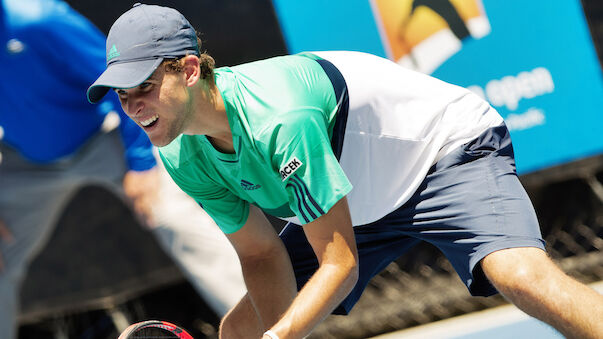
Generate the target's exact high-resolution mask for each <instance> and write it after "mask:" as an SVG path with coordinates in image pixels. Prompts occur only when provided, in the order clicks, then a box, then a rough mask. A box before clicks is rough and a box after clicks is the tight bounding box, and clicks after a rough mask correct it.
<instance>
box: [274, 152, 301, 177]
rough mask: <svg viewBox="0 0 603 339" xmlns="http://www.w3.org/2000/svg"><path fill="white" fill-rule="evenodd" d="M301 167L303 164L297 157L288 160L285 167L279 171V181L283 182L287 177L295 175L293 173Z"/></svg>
mask: <svg viewBox="0 0 603 339" xmlns="http://www.w3.org/2000/svg"><path fill="white" fill-rule="evenodd" d="M301 165H303V163H302V162H301V161H299V159H297V157H293V159H291V160H289V162H287V163H286V164H285V166H283V167H282V168H281V169H280V171H279V172H280V173H281V179H282V180H283V181H285V180H286V179H287V178H288V177H290V176H291V175H292V174H293V173H295V171H297V169H298V168H300V167H301Z"/></svg>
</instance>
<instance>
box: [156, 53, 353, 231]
mask: <svg viewBox="0 0 603 339" xmlns="http://www.w3.org/2000/svg"><path fill="white" fill-rule="evenodd" d="M315 59H318V58H317V57H316V56H314V55H311V54H299V55H290V56H282V57H275V58H271V59H267V60H262V61H257V62H252V63H247V64H243V65H239V66H235V67H223V68H218V69H216V70H215V80H216V85H217V87H218V89H219V91H220V93H221V94H222V98H223V99H224V103H225V106H226V114H227V116H228V123H229V125H230V129H231V131H232V137H233V145H234V149H235V153H233V154H227V153H222V152H219V151H218V150H216V149H215V148H214V147H213V146H212V144H211V143H210V142H209V140H208V139H207V138H206V136H204V135H180V136H179V137H178V138H176V139H175V140H174V141H173V142H172V143H170V144H169V145H167V146H165V147H162V148H160V150H159V152H160V156H161V159H162V160H163V163H164V164H165V167H166V169H167V171H168V173H169V174H170V175H171V177H172V178H173V179H174V181H175V182H176V183H177V184H178V186H180V188H182V190H184V191H185V192H186V193H187V194H188V195H190V196H191V197H193V198H194V199H195V200H196V201H197V202H198V203H199V204H200V205H201V206H202V207H203V208H204V209H205V211H206V212H207V213H208V214H209V215H210V216H211V217H212V218H213V219H214V220H215V222H216V223H217V224H218V226H219V227H220V228H221V229H222V231H223V232H225V233H234V232H236V231H237V230H239V229H240V228H241V227H242V226H243V225H244V224H245V222H246V220H247V217H248V215H249V204H250V203H251V204H254V205H256V206H258V207H259V208H261V209H262V210H263V211H264V212H266V213H268V214H271V215H274V216H276V217H282V218H288V217H294V216H297V218H298V220H299V221H300V222H301V223H302V224H305V223H308V222H311V221H313V220H315V219H316V218H318V217H320V216H321V215H323V214H325V213H326V212H328V210H329V209H330V208H331V207H332V206H333V205H334V204H335V203H336V202H337V201H338V200H340V199H341V198H342V197H343V196H345V195H346V194H347V193H349V192H350V190H351V189H352V185H351V184H350V182H349V180H348V179H347V177H346V176H345V174H344V172H343V170H342V168H341V166H340V165H339V163H338V161H337V159H336V157H335V155H334V154H333V151H332V149H331V143H330V138H331V135H332V130H333V126H334V123H335V115H336V112H337V108H338V107H337V105H338V101H337V98H336V96H335V91H334V89H333V85H332V84H331V81H330V80H329V78H328V76H327V74H326V73H325V72H324V71H323V69H322V67H321V66H320V65H319V63H318V62H316V60H315Z"/></svg>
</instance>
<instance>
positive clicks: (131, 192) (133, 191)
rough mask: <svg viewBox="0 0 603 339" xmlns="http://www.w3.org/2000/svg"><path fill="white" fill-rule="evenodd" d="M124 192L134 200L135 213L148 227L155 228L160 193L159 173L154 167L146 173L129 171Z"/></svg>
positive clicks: (124, 184)
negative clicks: (155, 207)
mask: <svg viewBox="0 0 603 339" xmlns="http://www.w3.org/2000/svg"><path fill="white" fill-rule="evenodd" d="M123 186H124V192H125V193H126V196H128V198H130V199H131V200H132V205H133V206H134V212H135V213H136V215H137V216H138V217H139V218H140V220H141V221H142V222H143V223H144V224H145V225H146V226H148V227H151V228H152V227H155V219H154V217H153V207H154V205H155V203H156V202H157V198H158V192H159V171H158V170H157V167H153V168H151V169H149V170H146V171H128V172H127V173H126V175H125V176H124V181H123Z"/></svg>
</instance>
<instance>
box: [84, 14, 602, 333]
mask: <svg viewBox="0 0 603 339" xmlns="http://www.w3.org/2000/svg"><path fill="white" fill-rule="evenodd" d="M199 46H200V45H199V44H198V40H197V38H196V36H195V30H194V29H193V28H192V27H191V25H190V24H189V22H188V21H187V20H186V19H185V18H184V16H182V15H181V14H180V13H178V12H177V11H176V10H173V9H170V8H166V7H158V6H147V5H135V6H134V8H132V9H131V10H129V11H128V12H126V13H125V14H123V15H122V16H121V17H120V18H119V19H117V21H116V22H115V23H114V25H113V27H112V28H111V31H110V33H109V36H108V38H107V70H106V71H105V72H104V73H103V74H102V75H101V76H100V77H99V78H98V79H97V81H96V82H95V83H94V84H93V85H92V86H91V87H90V88H89V90H88V98H89V100H90V101H91V102H96V101H98V100H100V99H101V98H102V97H103V95H104V94H105V93H106V92H107V91H108V90H110V89H115V91H116V92H117V93H118V94H119V97H120V99H121V103H122V106H123V108H124V110H125V112H126V113H127V114H128V115H129V117H130V118H131V119H132V120H134V121H135V122H136V123H138V125H139V126H140V127H141V128H142V129H143V130H144V131H145V132H146V133H147V135H148V136H149V138H150V140H151V141H152V142H153V143H154V144H155V145H157V146H161V148H160V152H161V157H162V160H163V162H164V164H165V166H166V168H167V170H168V172H169V173H170V175H171V176H172V178H173V179H174V181H175V182H176V183H177V184H178V185H179V186H180V187H181V188H182V189H183V190H184V191H185V192H187V193H188V194H189V195H190V196H192V197H193V198H194V199H196V200H197V201H198V202H199V203H200V204H201V205H202V206H203V208H204V209H205V210H206V211H207V212H208V213H209V214H210V215H211V216H212V217H213V218H214V220H215V221H216V223H217V224H218V226H219V227H220V228H221V229H222V231H224V233H226V234H227V236H228V238H229V239H230V241H231V242H232V244H233V245H234V248H235V249H236V251H237V253H238V255H239V258H240V260H241V264H242V269H243V273H244V276H245V281H246V284H247V288H248V291H249V292H248V294H247V295H246V296H245V297H244V298H243V299H242V300H241V301H240V303H239V304H238V305H237V306H235V307H234V308H233V309H232V310H231V311H230V312H229V313H228V314H227V315H226V316H225V318H224V319H223V320H222V324H221V337H222V338H242V337H250V338H253V337H256V338H257V337H261V336H262V334H263V336H264V338H302V337H304V336H306V335H308V334H309V333H310V332H311V331H312V328H314V327H315V326H316V325H317V324H318V323H319V322H320V321H321V320H322V319H324V318H325V317H326V316H327V315H329V314H330V313H332V312H334V313H338V314H345V313H347V312H349V311H350V309H351V308H352V306H353V305H354V303H355V302H356V301H357V300H358V298H359V297H360V295H361V293H362V291H363V289H364V288H365V286H366V285H367V283H368V281H369V279H370V278H371V277H373V276H374V275H376V274H377V273H379V271H380V270H381V269H383V268H384V267H385V266H386V265H388V264H389V263H390V262H392V261H393V260H395V259H396V258H398V257H399V256H400V255H402V254H403V253H405V252H406V251H407V250H409V249H410V248H411V247H412V246H413V245H415V244H416V243H418V242H419V241H428V242H430V243H432V244H434V245H435V246H437V247H438V248H439V249H440V250H442V252H444V253H445V255H446V256H447V257H448V259H449V260H450V262H451V263H452V265H453V266H454V267H455V269H456V271H457V273H458V274H459V276H460V277H461V279H462V280H463V281H464V283H465V284H466V285H467V288H468V289H469V291H470V292H471V293H472V294H473V295H479V296H487V295H491V294H494V293H496V292H497V291H499V292H502V293H503V294H504V295H505V296H506V297H507V298H508V299H509V300H511V301H512V302H513V303H515V304H516V305H517V306H519V307H520V308H521V309H522V310H524V311H525V312H527V313H528V314H530V315H533V316H535V317H537V318H539V319H541V320H543V321H546V322H548V323H549V324H551V325H553V326H554V327H556V328H558V329H559V330H560V331H561V332H563V333H564V334H566V335H567V336H568V337H575V338H589V337H590V338H596V337H601V336H603V323H602V322H601V321H600V320H601V319H603V297H601V296H600V295H599V294H597V293H596V292H595V291H594V290H591V289H589V288H588V287H586V286H584V285H582V284H580V283H578V282H576V281H574V280H572V279H570V278H569V277H568V276H566V275H565V274H564V273H563V272H562V271H561V270H559V269H558V268H557V267H556V266H555V265H554V263H553V262H552V261H551V260H550V259H549V258H548V257H547V255H546V253H545V251H544V242H543V240H542V238H541V235H540V231H539V226H538V223H537V220H536V216H535V213H534V210H533V207H532V205H531V203H530V200H529V198H528V196H527V195H526V193H525V191H524V189H523V188H522V186H521V184H520V182H519V180H518V178H517V175H516V173H515V164H514V158H513V149H512V145H511V140H510V138H509V133H508V130H507V128H506V127H505V125H504V123H503V119H502V118H501V117H500V116H499V115H498V114H497V112H496V111H495V110H494V109H493V108H492V107H491V106H490V105H488V104H487V103H486V102H484V101H483V100H482V99H480V98H479V97H478V96H476V95H474V94H472V93H471V92H469V91H468V90H466V89H464V88H461V87H457V86H454V85H450V84H447V83H444V82H442V81H439V80H437V79H434V78H431V77H429V76H426V75H423V74H419V73H415V72H412V71H409V70H406V69H404V68H401V67H399V66H398V65H396V64H394V63H392V62H390V61H387V60H384V59H381V58H378V57H375V56H372V55H368V54H363V53H358V52H316V53H302V54H297V55H290V56H282V57H276V58H271V59H267V60H261V61H257V62H252V63H248V64H243V65H239V66H235V67H223V68H217V69H214V68H213V59H212V58H211V57H210V56H208V55H207V54H204V53H201V52H200V50H199ZM262 211H263V212H265V213H268V214H271V215H274V216H277V217H280V218H284V219H287V220H289V221H291V223H289V224H288V225H287V226H286V227H285V229H284V230H283V231H282V233H281V234H280V237H279V235H277V234H276V233H275V231H274V230H273V228H272V226H271V225H270V223H269V222H268V221H267V219H266V218H265V217H264V214H263V213H262ZM298 290H299V292H298ZM400 302H404V301H403V300H401V301H400Z"/></svg>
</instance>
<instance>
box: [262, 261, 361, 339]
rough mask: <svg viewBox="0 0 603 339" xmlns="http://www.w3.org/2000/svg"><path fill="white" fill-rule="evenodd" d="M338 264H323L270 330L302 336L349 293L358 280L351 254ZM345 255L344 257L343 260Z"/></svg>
mask: <svg viewBox="0 0 603 339" xmlns="http://www.w3.org/2000/svg"><path fill="white" fill-rule="evenodd" d="M343 257H344V259H343V260H342V261H339V262H338V263H331V262H327V263H323V264H321V265H320V267H319V268H318V270H317V271H316V272H315V273H314V275H313V276H312V278H311V279H310V280H309V281H308V282H307V283H306V285H305V286H304V288H303V289H302V290H301V291H300V292H299V294H298V295H297V297H296V298H295V300H294V301H293V303H292V305H291V307H290V308H289V309H288V310H287V312H286V313H285V314H284V315H283V317H282V318H281V319H280V320H279V322H278V323H276V324H275V325H274V326H273V327H272V330H273V331H274V332H275V333H278V334H279V336H280V337H281V338H303V337H304V336H306V335H308V334H309V333H310V332H311V331H312V329H313V328H314V327H315V326H316V325H318V324H319V323H320V322H321V321H322V320H323V319H324V318H325V317H327V316H328V315H329V314H330V313H331V312H332V311H333V310H334V309H335V307H337V305H339V303H341V301H343V299H345V297H346V296H347V295H348V294H349V293H350V291H351V290H352V288H353V287H354V285H355V284H356V281H357V280H358V266H357V261H356V260H354V256H353V254H352V253H349V254H348V255H344V256H343ZM345 258H347V260H345Z"/></svg>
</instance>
